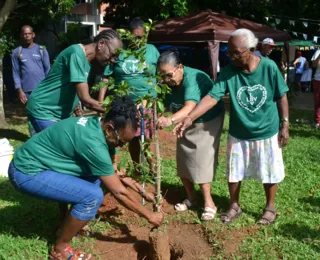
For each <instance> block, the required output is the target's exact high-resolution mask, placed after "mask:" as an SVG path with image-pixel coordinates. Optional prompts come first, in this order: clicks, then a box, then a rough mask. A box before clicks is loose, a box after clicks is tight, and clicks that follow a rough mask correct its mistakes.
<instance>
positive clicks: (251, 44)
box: [231, 29, 259, 49]
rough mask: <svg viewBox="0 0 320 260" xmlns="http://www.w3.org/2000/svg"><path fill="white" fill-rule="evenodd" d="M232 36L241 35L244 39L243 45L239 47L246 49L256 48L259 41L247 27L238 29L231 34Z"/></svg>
mask: <svg viewBox="0 0 320 260" xmlns="http://www.w3.org/2000/svg"><path fill="white" fill-rule="evenodd" d="M232 36H237V37H239V36H240V37H243V38H244V39H245V42H243V44H244V46H241V47H244V48H248V49H251V48H256V47H257V44H258V41H259V40H258V39H257V38H256V36H255V35H254V33H253V32H251V31H250V30H248V29H238V30H236V31H234V32H233V33H232V34H231V37H232Z"/></svg>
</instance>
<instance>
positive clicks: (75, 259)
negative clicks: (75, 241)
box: [49, 246, 91, 260]
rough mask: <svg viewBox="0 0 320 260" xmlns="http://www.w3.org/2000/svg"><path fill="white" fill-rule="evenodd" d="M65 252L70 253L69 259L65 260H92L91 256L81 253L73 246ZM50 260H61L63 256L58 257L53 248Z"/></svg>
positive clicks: (67, 247) (68, 247)
mask: <svg viewBox="0 0 320 260" xmlns="http://www.w3.org/2000/svg"><path fill="white" fill-rule="evenodd" d="M63 252H67V253H69V256H68V258H66V259H65V260H90V259H91V254H86V253H83V252H80V251H78V250H76V249H74V248H73V247H71V246H66V248H65V249H64V250H63ZM49 260H61V256H60V257H59V256H58V257H57V253H56V252H55V251H54V249H53V248H52V249H51V252H50V256H49Z"/></svg>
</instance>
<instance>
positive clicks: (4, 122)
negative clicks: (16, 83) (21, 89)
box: [0, 55, 8, 129]
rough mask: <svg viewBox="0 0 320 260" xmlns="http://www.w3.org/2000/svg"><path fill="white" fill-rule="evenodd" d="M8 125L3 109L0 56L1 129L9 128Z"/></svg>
mask: <svg viewBox="0 0 320 260" xmlns="http://www.w3.org/2000/svg"><path fill="white" fill-rule="evenodd" d="M7 127H8V123H7V121H6V118H5V115H4V108H3V75H2V57H1V55H0V129H1V128H7Z"/></svg>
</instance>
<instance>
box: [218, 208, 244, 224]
mask: <svg viewBox="0 0 320 260" xmlns="http://www.w3.org/2000/svg"><path fill="white" fill-rule="evenodd" d="M232 211H233V212H235V213H233V214H232ZM241 214H242V210H241V208H240V207H235V206H231V207H230V208H229V210H228V211H227V212H225V213H222V214H221V221H222V223H224V224H231V223H232V222H233V221H234V220H235V219H237V218H238V217H240V216H241ZM227 219H229V220H227Z"/></svg>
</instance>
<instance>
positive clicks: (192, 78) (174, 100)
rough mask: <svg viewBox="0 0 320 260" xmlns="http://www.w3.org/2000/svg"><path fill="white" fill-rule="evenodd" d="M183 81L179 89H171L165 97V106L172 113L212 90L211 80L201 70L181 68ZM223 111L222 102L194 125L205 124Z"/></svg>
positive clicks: (195, 101)
mask: <svg viewBox="0 0 320 260" xmlns="http://www.w3.org/2000/svg"><path fill="white" fill-rule="evenodd" d="M183 71H184V72H183V81H182V85H181V87H173V88H172V92H171V94H170V95H168V96H167V97H166V100H165V102H164V103H165V105H166V107H168V108H169V109H170V111H171V112H172V113H176V112H178V111H179V110H180V109H181V108H183V106H184V103H185V102H186V101H192V102H194V103H196V104H198V103H199V102H200V100H201V99H202V98H203V97H204V96H206V95H207V94H208V92H209V91H210V90H211V88H212V84H213V82H212V80H211V79H210V77H209V76H208V75H207V74H206V73H204V72H203V71H201V70H197V69H193V68H190V67H187V66H183ZM223 111H224V104H223V101H222V100H220V101H219V102H218V104H217V105H216V106H215V107H214V108H212V109H210V110H209V111H208V112H207V113H205V114H204V115H203V116H201V117H200V118H198V119H197V120H196V121H195V123H200V122H206V121H209V120H212V119H214V118H215V117H217V116H218V115H220V114H221V113H222V112H223Z"/></svg>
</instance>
